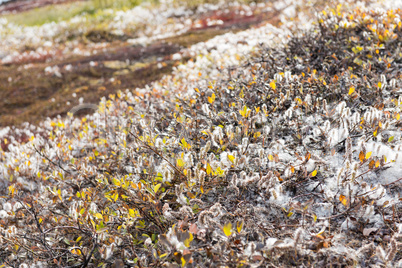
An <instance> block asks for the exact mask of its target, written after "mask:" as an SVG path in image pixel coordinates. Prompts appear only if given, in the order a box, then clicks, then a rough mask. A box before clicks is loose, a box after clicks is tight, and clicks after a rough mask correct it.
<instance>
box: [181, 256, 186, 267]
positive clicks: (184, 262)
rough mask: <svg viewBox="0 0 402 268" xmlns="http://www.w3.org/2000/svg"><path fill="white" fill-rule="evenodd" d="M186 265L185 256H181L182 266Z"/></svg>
mask: <svg viewBox="0 0 402 268" xmlns="http://www.w3.org/2000/svg"><path fill="white" fill-rule="evenodd" d="M185 265H186V260H185V259H184V257H181V267H184V266H185Z"/></svg>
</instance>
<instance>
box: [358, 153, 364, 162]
mask: <svg viewBox="0 0 402 268" xmlns="http://www.w3.org/2000/svg"><path fill="white" fill-rule="evenodd" d="M359 159H360V162H362V163H363V161H364V153H363V151H360V153H359Z"/></svg>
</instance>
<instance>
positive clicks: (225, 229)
mask: <svg viewBox="0 0 402 268" xmlns="http://www.w3.org/2000/svg"><path fill="white" fill-rule="evenodd" d="M223 232H224V233H225V235H226V236H230V235H231V234H232V224H231V223H230V222H228V223H226V224H225V226H223Z"/></svg>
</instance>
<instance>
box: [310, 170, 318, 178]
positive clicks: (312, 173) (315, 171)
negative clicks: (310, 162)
mask: <svg viewBox="0 0 402 268" xmlns="http://www.w3.org/2000/svg"><path fill="white" fill-rule="evenodd" d="M310 175H311V177H315V176H316V175H317V170H316V169H315V170H314V171H313V172H311V174H310Z"/></svg>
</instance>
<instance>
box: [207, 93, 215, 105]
mask: <svg viewBox="0 0 402 268" xmlns="http://www.w3.org/2000/svg"><path fill="white" fill-rule="evenodd" d="M214 101H215V93H212V96H211V97H208V102H209V103H211V104H212V103H213V102H214Z"/></svg>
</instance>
